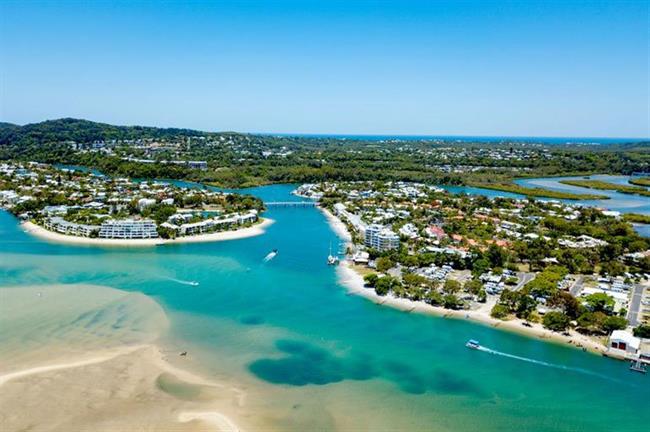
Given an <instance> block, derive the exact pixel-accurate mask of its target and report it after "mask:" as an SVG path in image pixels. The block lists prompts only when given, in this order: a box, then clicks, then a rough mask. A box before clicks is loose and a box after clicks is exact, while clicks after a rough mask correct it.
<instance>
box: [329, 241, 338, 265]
mask: <svg viewBox="0 0 650 432" xmlns="http://www.w3.org/2000/svg"><path fill="white" fill-rule="evenodd" d="M338 263H339V257H338V256H336V255H332V242H330V253H329V255H328V256H327V265H338Z"/></svg>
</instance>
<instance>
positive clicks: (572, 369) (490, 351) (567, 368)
mask: <svg viewBox="0 0 650 432" xmlns="http://www.w3.org/2000/svg"><path fill="white" fill-rule="evenodd" d="M476 350H478V351H483V352H486V353H488V354H494V355H497V356H501V357H507V358H511V359H514V360H519V361H524V362H527V363H533V364H536V365H540V366H545V367H550V368H554V369H560V370H565V371H569V372H577V373H581V374H584V375H590V376H595V377H598V378H603V379H606V380H609V381H614V382H620V381H619V380H617V379H614V378H612V377H609V376H607V375H601V374H599V373H596V372H592V371H590V370H587V369H582V368H577V367H572V366H566V365H560V364H555V363H548V362H545V361H542V360H535V359H531V358H528V357H522V356H518V355H514V354H508V353H504V352H501V351H496V350H493V349H490V348H487V347H484V346H479V347H477V348H476Z"/></svg>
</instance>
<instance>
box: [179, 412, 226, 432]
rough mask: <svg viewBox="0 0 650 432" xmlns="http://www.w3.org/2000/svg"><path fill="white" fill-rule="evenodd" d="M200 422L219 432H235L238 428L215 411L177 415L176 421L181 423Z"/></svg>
mask: <svg viewBox="0 0 650 432" xmlns="http://www.w3.org/2000/svg"><path fill="white" fill-rule="evenodd" d="M193 420H200V421H203V422H205V423H208V424H210V425H213V426H215V427H216V429H217V430H218V431H221V432H237V431H239V428H238V427H237V425H236V424H235V423H233V422H232V421H231V420H230V419H229V418H228V417H226V416H225V415H223V414H221V413H219V412H216V411H197V412H192V411H185V412H182V413H180V414H179V415H178V421H179V422H181V423H187V422H191V421H193Z"/></svg>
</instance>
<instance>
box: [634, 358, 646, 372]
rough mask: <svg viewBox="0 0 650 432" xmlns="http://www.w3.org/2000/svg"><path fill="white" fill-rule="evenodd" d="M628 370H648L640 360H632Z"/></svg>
mask: <svg viewBox="0 0 650 432" xmlns="http://www.w3.org/2000/svg"><path fill="white" fill-rule="evenodd" d="M630 370H631V371H634V372H639V373H642V374H644V373H647V372H648V371H647V370H646V366H645V364H643V363H642V362H641V360H632V363H631V364H630Z"/></svg>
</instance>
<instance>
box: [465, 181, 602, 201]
mask: <svg viewBox="0 0 650 432" xmlns="http://www.w3.org/2000/svg"><path fill="white" fill-rule="evenodd" d="M470 186H473V187H478V188H484V189H493V190H499V191H503V192H511V193H516V194H520V195H525V196H529V197H539V198H552V199H565V200H576V201H577V200H601V199H609V197H608V196H607V195H597V194H577V193H571V192H563V191H555V190H551V189H544V188H540V187H535V188H529V187H525V186H520V185H518V184H514V183H474V182H472V183H470Z"/></svg>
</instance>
